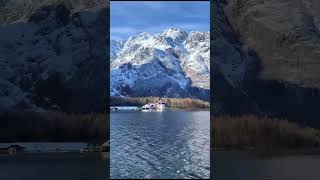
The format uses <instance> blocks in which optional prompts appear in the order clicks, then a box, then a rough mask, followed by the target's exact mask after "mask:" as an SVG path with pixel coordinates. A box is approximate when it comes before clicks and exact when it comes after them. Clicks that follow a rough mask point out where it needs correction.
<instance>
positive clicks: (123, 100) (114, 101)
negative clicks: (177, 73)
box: [110, 97, 210, 109]
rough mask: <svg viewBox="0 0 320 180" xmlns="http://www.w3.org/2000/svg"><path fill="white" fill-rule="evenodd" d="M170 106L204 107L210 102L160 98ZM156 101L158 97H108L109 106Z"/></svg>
mask: <svg viewBox="0 0 320 180" xmlns="http://www.w3.org/2000/svg"><path fill="white" fill-rule="evenodd" d="M162 100H163V101H164V102H165V103H166V104H167V105H168V106H169V107H170V108H178V109H204V108H209V107H210V103H209V102H206V101H202V100H199V99H190V98H162ZM155 102H158V97H110V105H111V106H143V105H145V104H147V103H155Z"/></svg>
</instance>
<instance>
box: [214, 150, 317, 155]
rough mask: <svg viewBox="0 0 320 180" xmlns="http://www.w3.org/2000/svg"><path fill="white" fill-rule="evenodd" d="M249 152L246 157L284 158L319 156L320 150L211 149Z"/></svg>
mask: <svg viewBox="0 0 320 180" xmlns="http://www.w3.org/2000/svg"><path fill="white" fill-rule="evenodd" d="M232 151H236V152H240V153H241V152H243V153H245V152H250V154H248V155H247V156H258V157H277V156H281V157H285V156H314V155H315V156H320V148H316V149H307V148H305V149H299V148H297V149H261V148H212V153H213V154H214V152H232Z"/></svg>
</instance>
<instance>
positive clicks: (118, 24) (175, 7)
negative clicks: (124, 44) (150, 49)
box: [110, 1, 210, 40]
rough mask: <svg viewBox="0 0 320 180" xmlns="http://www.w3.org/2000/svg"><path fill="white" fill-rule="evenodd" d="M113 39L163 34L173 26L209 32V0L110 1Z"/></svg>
mask: <svg viewBox="0 0 320 180" xmlns="http://www.w3.org/2000/svg"><path fill="white" fill-rule="evenodd" d="M110 18H111V19H110V34H111V39H112V40H119V39H126V38H128V37H129V36H132V35H136V34H139V33H141V32H148V33H150V34H154V33H160V32H162V31H163V30H165V29H168V28H170V27H176V28H182V29H185V30H187V31H192V30H193V31H210V2H209V1H198V2H197V1H182V2H179V1H175V2H168V1H167V2H164V1H160V2H159V1H153V2H147V1H131V2H130V1H118V2H117V1H110Z"/></svg>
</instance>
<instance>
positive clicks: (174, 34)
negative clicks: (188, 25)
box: [163, 28, 188, 41]
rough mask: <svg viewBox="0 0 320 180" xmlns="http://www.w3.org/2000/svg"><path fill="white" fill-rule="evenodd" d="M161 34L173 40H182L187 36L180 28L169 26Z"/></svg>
mask: <svg viewBox="0 0 320 180" xmlns="http://www.w3.org/2000/svg"><path fill="white" fill-rule="evenodd" d="M163 35H164V36H166V37H171V38H172V39H173V40H180V41H184V40H185V39H186V38H187V36H188V33H187V32H186V31H185V30H183V29H180V28H169V29H167V30H165V31H164V32H163Z"/></svg>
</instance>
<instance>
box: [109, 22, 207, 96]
mask: <svg viewBox="0 0 320 180" xmlns="http://www.w3.org/2000/svg"><path fill="white" fill-rule="evenodd" d="M189 36H201V37H205V39H203V38H193V37H190V39H189ZM187 39H189V40H188V41H186V40H187ZM198 40H201V42H199V43H197V42H195V41H198ZM123 42H125V43H121V42H120V41H117V42H115V41H112V42H111V54H112V56H111V79H110V81H111V87H110V88H111V95H112V96H119V95H131V96H148V95H149V96H150V95H151V96H174V97H198V98H202V99H205V98H206V97H208V95H209V84H210V83H209V80H210V62H209V61H210V60H209V59H210V58H209V54H210V53H209V52H210V43H209V42H210V38H209V32H197V33H194V32H193V33H190V34H189V33H188V32H187V31H185V30H183V29H179V28H169V29H167V30H164V31H163V32H162V33H159V34H152V35H151V34H149V33H146V32H144V33H140V34H138V35H135V36H131V37H129V38H128V40H126V41H123ZM122 45H123V46H122ZM205 46H207V47H205ZM191 47H192V48H191ZM154 82H158V83H154Z"/></svg>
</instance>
